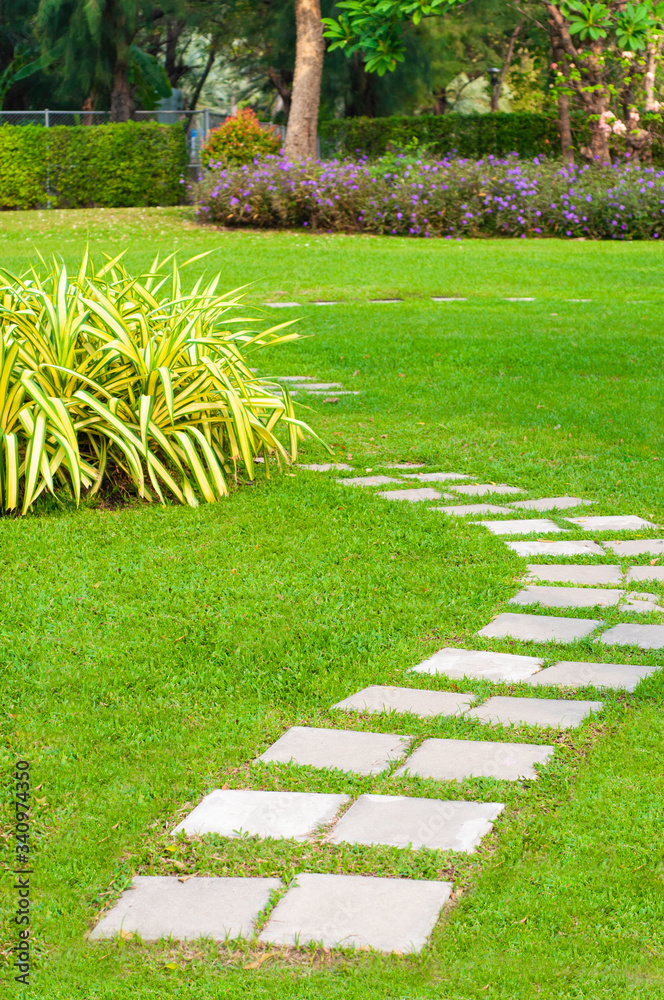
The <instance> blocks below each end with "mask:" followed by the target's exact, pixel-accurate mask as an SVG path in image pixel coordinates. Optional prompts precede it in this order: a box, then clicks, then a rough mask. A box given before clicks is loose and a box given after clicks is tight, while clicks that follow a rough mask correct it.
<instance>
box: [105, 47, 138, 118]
mask: <svg viewBox="0 0 664 1000" xmlns="http://www.w3.org/2000/svg"><path fill="white" fill-rule="evenodd" d="M128 69H129V67H128V66H127V64H126V63H124V62H122V63H120V62H118V63H116V65H115V73H114V74H113V89H112V90H111V116H110V117H111V121H112V122H128V121H129V120H130V119H131V118H133V117H134V112H135V110H136V104H135V102H134V91H133V88H132V86H131V84H130V83H129V74H128Z"/></svg>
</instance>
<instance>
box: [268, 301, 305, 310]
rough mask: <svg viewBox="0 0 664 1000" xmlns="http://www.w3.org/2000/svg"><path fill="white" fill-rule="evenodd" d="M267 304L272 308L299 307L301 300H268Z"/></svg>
mask: <svg viewBox="0 0 664 1000" xmlns="http://www.w3.org/2000/svg"><path fill="white" fill-rule="evenodd" d="M265 305H266V306H268V308H270V309H299V308H300V303H299V302H266V303H265Z"/></svg>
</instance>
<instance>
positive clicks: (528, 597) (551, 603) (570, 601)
mask: <svg viewBox="0 0 664 1000" xmlns="http://www.w3.org/2000/svg"><path fill="white" fill-rule="evenodd" d="M624 594H625V591H624V590H607V589H604V588H603V589H600V588H593V587H526V589H525V590H521V591H519V593H518V594H515V595H514V597H510V599H509V604H519V605H521V606H522V607H526V606H528V605H530V604H540V605H541V606H542V607H544V608H595V607H600V608H611V607H615V605H617V604H619V603H620V601H621V599H622V598H623V596H624Z"/></svg>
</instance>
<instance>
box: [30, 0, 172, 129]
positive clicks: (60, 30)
mask: <svg viewBox="0 0 664 1000" xmlns="http://www.w3.org/2000/svg"><path fill="white" fill-rule="evenodd" d="M161 14H162V11H161V10H160V9H156V8H153V7H152V4H151V3H149V2H148V0H138V2H137V0H98V2H97V3H96V4H93V3H89V2H87V0H40V4H39V9H38V12H37V17H36V31H37V35H38V37H39V38H40V40H41V47H42V55H41V57H40V59H39V60H38V61H37V62H36V63H34V64H33V65H32V66H29V67H25V69H24V70H23V74H25V75H27V73H28V72H30V71H36V70H38V69H47V68H52V67H57V70H58V75H59V78H60V84H59V86H58V88H57V90H56V97H57V98H58V99H59V100H62V101H63V102H66V103H67V104H69V106H70V107H71V106H72V105H73V106H74V107H76V106H79V107H80V106H82V104H83V102H84V101H85V102H87V104H86V106H87V107H89V108H93V107H95V106H96V105H97V104H102V106H103V104H104V103H106V102H108V104H109V105H110V111H111V115H110V117H111V121H127V120H128V119H129V118H131V117H132V116H133V114H134V109H135V100H136V95H137V94H139V95H140V96H141V99H142V100H143V103H144V104H145V103H147V104H148V105H149V104H150V103H154V100H155V98H156V97H159V96H162V97H166V96H168V95H169V94H170V92H171V88H170V84H169V82H168V78H167V76H166V74H165V72H164V70H163V68H162V67H161V66H160V65H159V63H158V62H157V60H156V59H155V58H154V56H151V55H150V54H149V53H147V52H145V51H144V50H143V49H141V48H140V47H139V46H138V45H137V44H136V37H137V35H138V33H139V31H140V30H141V29H142V28H143V27H144V26H145V25H146V24H149V23H151V22H152V20H153V19H154V18H155V17H159V16H161Z"/></svg>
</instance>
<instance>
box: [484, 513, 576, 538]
mask: <svg viewBox="0 0 664 1000" xmlns="http://www.w3.org/2000/svg"><path fill="white" fill-rule="evenodd" d="M475 523H476V524H483V525H484V527H485V528H488V529H489V531H490V532H491V534H492V535H532V534H533V533H534V532H537V533H538V534H540V535H544V534H551V533H552V532H556V533H558V532H559V531H564V530H565V529H564V528H561V527H560V526H559V525H557V524H556V522H555V521H550V520H549V518H547V517H532V518H524V519H523V520H522V521H476V522H475Z"/></svg>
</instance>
